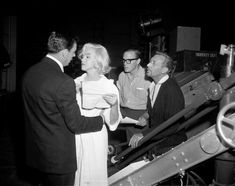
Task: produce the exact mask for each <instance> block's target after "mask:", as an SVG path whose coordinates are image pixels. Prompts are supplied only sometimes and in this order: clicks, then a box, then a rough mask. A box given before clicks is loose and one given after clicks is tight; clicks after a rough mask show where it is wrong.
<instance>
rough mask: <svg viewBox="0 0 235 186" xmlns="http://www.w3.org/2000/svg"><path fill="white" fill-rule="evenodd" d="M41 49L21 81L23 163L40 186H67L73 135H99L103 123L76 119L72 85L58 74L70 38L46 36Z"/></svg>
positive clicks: (70, 52) (71, 45) (71, 52)
mask: <svg viewBox="0 0 235 186" xmlns="http://www.w3.org/2000/svg"><path fill="white" fill-rule="evenodd" d="M47 45H48V51H49V52H48V54H47V55H46V56H45V57H44V58H43V59H42V60H41V62H39V63H37V64H35V65H33V66H32V67H31V68H29V69H28V71H27V72H26V73H25V74H24V77H23V81H22V98H23V103H24V111H25V125H26V126H25V129H26V162H27V165H28V166H30V167H32V168H34V169H35V170H38V173H40V177H41V178H42V179H41V182H42V183H41V184H43V186H44V185H46V186H52V185H53V186H60V185H63V186H64V185H66V186H67V185H73V184H74V174H75V171H76V169H77V163H76V151H75V136H74V134H75V133H76V134H79V133H86V132H95V131H99V130H101V129H102V126H103V120H104V119H103V118H102V117H103V116H97V117H90V118H86V117H83V116H81V113H80V109H79V106H78V104H77V101H76V89H75V83H74V80H73V79H72V78H71V77H69V76H68V75H66V74H65V73H64V72H63V71H64V69H63V67H64V66H67V65H68V64H69V63H70V61H71V60H72V58H73V57H74V56H75V52H76V50H77V40H76V38H70V37H67V36H66V35H62V34H60V33H56V32H52V33H51V35H50V37H49V39H48V44H47Z"/></svg>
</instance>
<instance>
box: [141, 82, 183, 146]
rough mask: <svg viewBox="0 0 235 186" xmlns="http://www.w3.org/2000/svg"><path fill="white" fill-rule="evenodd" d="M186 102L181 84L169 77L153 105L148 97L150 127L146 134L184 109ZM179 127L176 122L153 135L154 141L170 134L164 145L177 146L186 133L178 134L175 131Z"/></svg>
mask: <svg viewBox="0 0 235 186" xmlns="http://www.w3.org/2000/svg"><path fill="white" fill-rule="evenodd" d="M184 104H185V103H184V95H183V93H182V91H181V89H180V87H179V85H178V84H177V82H176V81H175V80H174V79H172V78H169V79H168V80H167V81H166V82H164V83H163V84H162V85H161V87H160V90H159V92H158V95H157V98H156V100H155V102H154V105H153V107H152V105H151V102H150V98H148V106H147V108H148V113H149V119H150V120H149V129H148V130H146V131H144V132H143V133H144V135H147V134H148V133H149V132H150V131H152V130H154V129H155V128H156V127H158V126H159V125H160V124H161V123H163V122H165V121H166V120H168V119H169V118H170V117H172V116H173V115H175V114H176V113H177V112H179V111H181V110H182V109H184ZM178 127H179V123H178V125H177V124H176V125H173V126H172V127H169V128H168V129H166V130H164V131H163V132H161V133H160V134H158V135H156V137H153V138H152V141H155V139H156V138H157V139H158V140H159V136H168V135H170V136H169V137H168V138H167V140H165V141H164V143H163V144H162V146H164V147H166V146H175V145H176V144H179V143H180V142H182V141H183V140H185V138H186V135H185V133H184V132H183V133H182V132H181V133H178V134H176V133H175V132H176V130H177V128H178ZM182 135H183V137H182ZM156 141H157V140H156Z"/></svg>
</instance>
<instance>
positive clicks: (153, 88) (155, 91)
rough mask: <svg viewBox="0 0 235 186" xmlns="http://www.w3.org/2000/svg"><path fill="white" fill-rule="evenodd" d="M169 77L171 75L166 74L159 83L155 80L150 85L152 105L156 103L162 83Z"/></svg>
mask: <svg viewBox="0 0 235 186" xmlns="http://www.w3.org/2000/svg"><path fill="white" fill-rule="evenodd" d="M168 78H169V75H165V76H163V77H162V78H161V79H160V81H159V82H158V83H157V84H155V82H154V81H153V82H152V83H151V84H150V87H149V92H150V94H149V98H150V100H151V105H152V107H153V105H154V102H155V100H156V97H157V95H158V92H159V89H160V87H161V85H162V83H164V82H165V81H166V80H168Z"/></svg>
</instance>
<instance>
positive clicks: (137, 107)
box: [117, 48, 151, 141]
mask: <svg viewBox="0 0 235 186" xmlns="http://www.w3.org/2000/svg"><path fill="white" fill-rule="evenodd" d="M122 61H123V68H124V71H123V72H121V73H120V75H119V77H118V81H117V87H118V88H119V93H120V105H121V112H122V115H123V118H124V117H126V116H128V117H130V118H133V119H136V120H138V119H139V117H140V116H141V115H142V114H143V113H145V111H146V109H147V97H148V88H149V85H150V83H151V82H150V81H149V80H147V79H146V76H145V69H144V68H143V67H142V66H141V65H140V62H141V52H140V50H138V49H136V48H130V49H127V50H125V51H124V53H123V60H122ZM126 129H127V140H128V141H129V140H130V138H131V136H132V135H133V134H135V133H137V132H140V131H142V130H145V129H143V127H139V126H133V125H129V126H128V127H126Z"/></svg>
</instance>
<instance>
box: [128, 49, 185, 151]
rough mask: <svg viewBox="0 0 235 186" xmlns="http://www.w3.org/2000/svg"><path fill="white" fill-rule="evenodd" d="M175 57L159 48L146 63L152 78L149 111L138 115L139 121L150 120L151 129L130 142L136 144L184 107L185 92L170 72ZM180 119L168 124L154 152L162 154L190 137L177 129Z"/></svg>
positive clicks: (143, 124)
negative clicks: (160, 50)
mask: <svg viewBox="0 0 235 186" xmlns="http://www.w3.org/2000/svg"><path fill="white" fill-rule="evenodd" d="M171 69H172V59H171V58H170V56H168V55H167V54H165V53H162V52H157V53H156V54H155V55H154V56H153V57H152V58H151V60H150V62H149V64H148V65H147V76H149V77H151V78H152V79H153V82H152V83H151V85H150V87H149V97H148V106H147V110H148V111H147V112H146V113H145V114H143V115H142V116H141V117H140V118H139V122H138V123H137V125H140V126H145V125H146V124H147V122H148V120H149V129H147V130H145V131H143V132H142V133H137V134H134V135H133V136H132V138H131V140H130V142H129V145H130V146H131V147H133V148H134V147H136V146H137V145H138V142H139V140H140V139H142V138H143V137H144V136H145V135H147V134H148V133H149V132H150V131H152V130H154V129H155V128H156V127H158V126H159V125H160V124H161V123H163V122H165V121H166V120H168V119H169V118H170V117H172V116H173V115H174V114H176V113H177V112H179V111H181V110H182V109H184V104H185V103H184V95H183V93H182V91H181V89H180V86H179V85H178V84H177V82H176V80H175V79H173V78H172V77H171V76H170V72H171ZM178 127H179V123H178V124H176V125H173V126H172V127H169V128H167V130H165V131H164V132H163V133H164V135H163V134H159V135H162V136H165V139H163V140H161V142H160V143H158V145H156V146H154V147H153V149H152V150H151V153H153V154H155V155H160V154H162V153H164V152H166V151H168V150H169V149H171V148H172V147H174V146H176V145H178V144H179V143H181V142H183V141H185V140H186V139H187V137H186V134H185V132H184V131H177V129H178ZM159 135H156V136H154V137H153V138H152V139H151V140H150V143H151V142H156V141H158V140H159Z"/></svg>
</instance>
